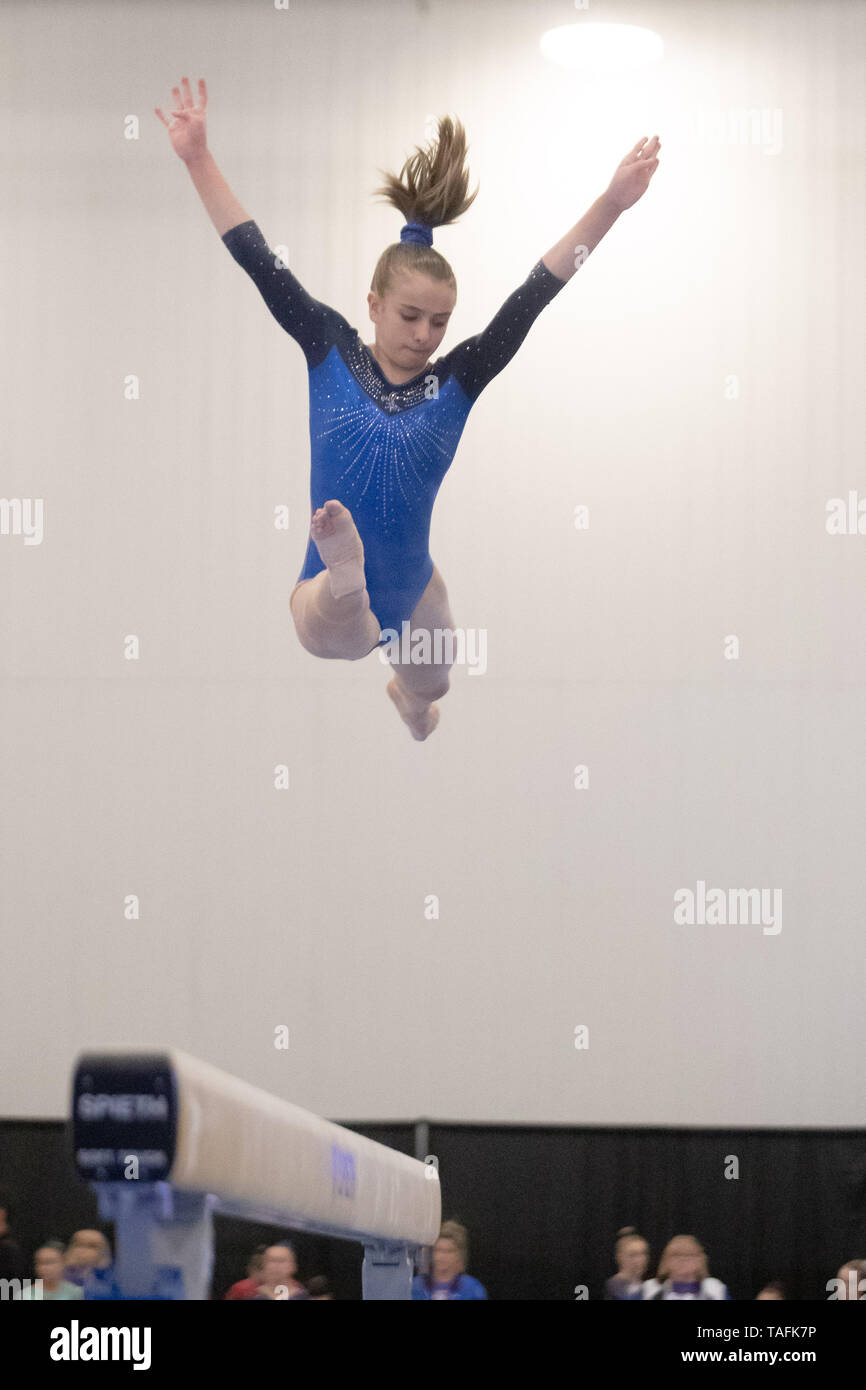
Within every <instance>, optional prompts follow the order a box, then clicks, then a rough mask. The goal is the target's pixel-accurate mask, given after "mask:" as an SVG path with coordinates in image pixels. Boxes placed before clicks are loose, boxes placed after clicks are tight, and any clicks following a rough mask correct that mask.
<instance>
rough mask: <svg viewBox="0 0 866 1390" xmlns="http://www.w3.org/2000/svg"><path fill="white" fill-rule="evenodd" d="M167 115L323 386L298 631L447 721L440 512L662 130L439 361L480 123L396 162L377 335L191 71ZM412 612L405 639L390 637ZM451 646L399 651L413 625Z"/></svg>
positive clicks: (422, 731)
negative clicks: (469, 149) (487, 317)
mask: <svg viewBox="0 0 866 1390" xmlns="http://www.w3.org/2000/svg"><path fill="white" fill-rule="evenodd" d="M172 95H173V97H174V109H173V110H172V111H171V119H170V120H168V119H166V117H165V115H164V114H163V112H162V111H161V110H160V108H159V107H155V108H154V109H155V111H156V114H157V116H158V117H159V119H160V120H161V121H162V122H163V124H164V125H165V126H166V127H167V129H168V134H169V139H170V141H171V144H172V147H173V149H174V150H175V152H176V154H178V155H179V156H180V158H181V159H182V160H183V161H184V163H185V164H186V166H187V169H188V170H189V173H190V176H191V178H192V181H193V183H194V184H195V187H196V189H197V190H198V192H199V194H200V196H201V199H202V202H203V203H204V206H205V208H206V210H207V212H208V214H209V216H210V218H211V220H212V222H213V224H214V226H215V227H216V229H217V232H218V233H219V235H220V236H221V237H222V239H223V241H224V243H225V245H226V246H227V248H228V250H229V251H230V252H231V254H232V256H233V257H234V259H235V260H236V261H237V262H238V264H239V265H241V266H242V267H243V268H244V270H245V271H246V272H247V274H248V275H249V276H250V278H251V279H252V280H253V282H254V283H255V284H256V285H257V286H258V288H259V290H260V291H261V294H262V297H263V298H264V301H265V303H266V304H267V306H268V308H269V309H270V311H271V313H272V314H273V316H274V318H275V319H276V320H277V322H278V323H279V324H280V325H281V327H283V328H284V329H285V330H286V332H287V333H289V334H291V336H292V337H293V338H294V339H295V340H296V341H297V342H298V343H299V344H300V346H301V349H302V350H303V353H304V356H305V357H306V360H307V370H308V375H309V388H310V441H311V477H310V503H311V512H312V520H311V526H310V538H309V543H308V545H307V552H306V556H305V559H304V566H303V569H302V570H301V573H300V575H299V577H298V581H297V583H296V585H295V587H294V589H293V590H292V593H291V597H290V599H289V605H290V609H291V613H292V617H293V620H294V623H295V630H296V632H297V634H298V638H299V640H300V642H301V645H302V646H303V647H305V648H306V650H307V651H308V652H311V653H312V654H313V655H314V656H321V657H329V658H333V657H342V658H344V659H345V660H348V661H356V660H358V659H359V658H360V657H363V656H367V655H369V653H370V652H372V651H375V650H376V648H378V647H383V646H384V647H385V650H386V653H387V657H388V661H389V662H390V665H391V668H392V671H393V675H392V678H391V680H390V681H389V683H388V686H387V691H388V694H389V695H390V697H391V699H392V700H393V702H394V704H395V705H396V707H397V709H398V711H399V713H400V715H401V717H402V719H403V720H404V721H405V723H406V724H407V725H408V726H409V729H410V731H411V733H412V736H413V738H415V739H418V740H422V739H425V738H427V737H428V735H429V734H431V733H432V732H433V730H434V729H435V727H436V725H437V723H438V722H439V711H438V709H437V707H436V703H435V702H436V701H437V700H439V699H441V697H442V696H443V695H444V694H445V693H446V691H447V690H448V683H449V672H450V664H451V663H450V662H448V661H446V660H444V657H445V654H446V652H447V653H449V654H450V651H451V648H450V646H449V644H447V643H446V644H445V649H444V651H443V643H442V641H441V638H440V640H439V641H438V642H435V641H434V640H433V637H434V634H435V633H436V632H437V630H438V632H439V633H444V632H446V631H447V630H449V629H453V627H454V620H453V618H452V616H451V610H450V607H449V603H448V592H447V590H446V588H445V583H444V581H443V579H442V575H441V574H440V573H439V570H438V569H437V568H436V566H435V564H434V563H433V560H432V558H431V556H430V551H429V546H428V543H429V536H430V519H431V515H432V512H433V503H434V501H435V499H436V494H437V492H438V491H439V487H440V485H441V483H442V479H443V478H444V477H445V474H446V473H447V471H448V469H449V467H450V465H451V461H452V459H453V458H454V453H455V450H456V448H457V444H458V442H459V439H460V436H461V434H462V432H463V427H464V426H465V424H466V419H467V416H468V415H469V412H470V410H471V409H472V406H473V405H474V404H475V402H476V400H477V399H478V397H479V395H480V394H481V392H482V391H483V390H484V387H485V386H486V385H487V384H488V382H490V381H492V380H493V378H494V377H495V376H496V375H497V373H499V372H501V371H502V369H503V367H505V366H506V365H507V363H508V362H510V361H511V358H512V357H513V356H514V354H515V353H516V352H517V349H518V348H519V347H520V344H521V343H522V342H523V340H524V338H525V337H526V335H527V333H528V332H529V329H530V328H531V326H532V324H533V323H534V321H535V319H536V318H537V317H538V315H539V314H540V312H541V310H542V309H543V308H544V307H545V305H546V304H549V303H550V301H551V299H553V297H554V295H556V294H558V293H559V291H560V290H561V289H562V287H563V285H564V284H565V283H566V281H567V280H570V279H571V277H572V275H574V273H575V271H576V270H578V269H579V268H580V266H581V265H582V263H583V261H584V260H585V259H586V257H587V256H588V255H589V253H590V252H591V251H592V250H593V249H594V247H595V246H597V245H598V243H599V241H600V240H601V238H602V237H603V236H604V234H605V233H606V232H607V231H608V230H609V229H610V227H611V226H612V225H613V223H614V222H615V221H616V219H617V217H618V216H619V214H620V213H621V212H623V211H625V209H626V208H630V207H631V206H632V205H633V204H634V203H636V202H637V200H638V199H639V198H640V197H642V196H643V194H644V193H645V192H646V190H647V188H648V187H649V181H650V179H651V178H652V176H653V174H654V173H655V170H656V168H657V167H658V162H659V150H660V148H661V142H660V140H659V138H658V136H657V135H654V136H653V137H652V139H651V140H649V142H648V141H647V137H646V136H644V137H643V138H642V139H641V140H638V142H637V144H636V145H635V146H634V148H633V149H631V150H630V151H629V152H628V154H627V155H626V156H625V158H624V159H623V160H622V161H621V162H620V164H619V165H618V166H617V168H616V170H615V172H614V175H613V178H612V179H611V181H610V184H609V186H608V188H607V190H606V191H605V192H604V193H603V194H602V195H601V197H599V198H597V199H596V201H595V202H594V203H593V205H592V207H591V208H590V209H589V210H588V212H587V213H586V214H585V215H584V216H583V217H582V218H581V220H580V221H579V222H578V223H577V224H576V225H575V226H574V227H572V228H571V229H570V230H569V231H568V232H566V234H565V236H564V237H563V238H562V239H561V240H560V241H558V242H557V243H556V245H555V246H553V247H551V249H550V250H549V251H548V252H546V253H545V255H544V256H542V258H541V260H539V261H536V263H535V265H534V266H533V267H532V270H531V271H530V272H529V274H528V276H527V277H526V279H525V280H524V282H523V283H522V284H521V285H519V286H518V287H517V289H516V290H514V291H513V293H512V294H511V295H509V297H508V299H506V301H505V303H504V304H503V305H502V308H501V309H500V310H499V312H498V313H497V314H496V315H495V316H494V318H492V319H491V321H490V323H489V324H488V325H487V327H486V328H485V329H484V330H483V332H481V333H478V334H476V335H475V336H474V337H472V338H467V339H465V341H464V342H462V343H458V344H457V346H456V347H454V348H452V349H451V351H450V352H448V353H446V354H445V355H444V356H443V357H437V358H436V360H435V361H432V360H431V354H432V353H433V352H435V351H436V349H437V348H438V346H439V344H440V343H441V341H442V338H443V337H444V335H445V332H446V330H447V328H448V321H449V319H450V317H451V314H452V312H453V310H454V306H455V304H456V302H457V282H456V279H455V277H454V272H453V271H452V269H451V267H450V265H449V264H448V262H447V261H446V260H445V258H444V256H442V255H441V254H440V253H439V252H438V251H434V249H433V244H432V243H433V229H434V228H435V227H445V226H448V225H450V224H451V223H453V222H455V221H456V220H457V219H458V218H459V217H460V216H461V215H462V214H463V213H464V212H465V211H466V210H467V208H469V207H470V205H471V204H472V203H473V202H474V200H475V198H476V196H477V194H478V189H477V188H476V190H475V192H474V193H472V194H470V195H467V187H468V181H469V175H468V171H467V170H466V169H465V168H464V160H465V156H466V135H465V131H464V129H463V126H462V125H461V123H460V121H452V120H451V118H450V117H448V116H445V117H442V118H440V120H439V122H438V132H437V135H436V137H435V139H433V140H432V141H430V142H429V144H428V145H427V147H426V148H424V149H422V148H421V147H419V146H416V147H415V153H414V155H412V156H411V157H410V158H409V159H408V160H407V161H406V163H405V164H404V166H403V168H402V170H401V172H400V175H399V177H395V175H393V174H387V175H386V182H385V184H384V186H383V187H381V188H378V189H377V190H376V193H377V195H380V196H382V197H383V198H385V199H386V200H387V201H388V202H390V203H391V204H392V205H393V206H394V207H395V208H396V209H397V210H398V211H399V212H400V213H401V214H402V216H403V218H404V219H405V224H406V225H405V226H404V227H403V229H402V231H401V233H400V240H399V242H394V243H393V244H392V245H391V246H388V247H386V248H385V250H384V251H383V252H382V255H381V256H380V257H379V261H378V263H377V265H376V269H375V271H374V273H373V279H372V283H371V288H370V293H369V294H368V295H367V302H368V305H369V310H370V318H371V320H372V322H373V325H374V329H375V332H374V341H373V342H372V343H370V344H367V343H363V342H362V341H361V336H360V334H359V333H358V331H357V330H356V329H354V328H352V326H351V325H350V324H349V323H348V321H347V320H346V319H344V318H343V316H342V314H339V313H338V312H337V311H336V310H335V309H331V308H329V307H328V305H327V304H322V303H320V301H319V300H316V299H313V298H312V297H311V296H310V295H309V294H308V293H307V291H306V290H305V289H304V287H303V286H302V285H301V284H300V282H299V281H298V280H297V279H296V278H295V276H294V275H293V273H292V272H291V270H289V269H288V268H287V266H285V265H284V264H283V262H282V261H281V260H280V259H279V258H278V257H277V256H275V255H274V253H273V251H271V249H270V248H269V246H268V243H267V242H266V241H265V238H264V236H263V235H262V233H261V231H260V230H259V227H258V225H257V224H256V222H255V221H253V219H252V218H250V217H249V216H248V214H247V213H246V211H245V210H244V209H243V208H242V207H241V205H240V203H239V202H238V201H237V199H236V198H235V196H234V194H233V193H232V191H231V189H230V188H229V186H228V184H227V183H226V181H225V179H224V178H223V176H222V174H221V173H220V171H219V169H218V168H217V165H216V162H215V160H214V158H213V156H212V155H211V153H210V151H209V149H208V146H207V132H206V124H205V122H206V111H207V87H206V84H205V80H204V78H199V84H198V101H197V102H196V101H194V100H193V95H192V90H191V88H190V82H189V78H187V77H184V78H183V79H182V82H181V87H174V88H172ZM405 622H408V623H409V625H410V626H409V629H408V632H409V642H408V643H406V642H401V643H400V644H395V643H393V637H394V635H397V636H399V635H401V634H404V627H403V624H404V623H405ZM424 630H426V632H427V633H429V634H430V641H429V644H428V645H429V650H430V652H431V654H432V653H433V652H437V653H438V655H440V656H442V657H443V660H442V661H440V662H436V661H433V660H429V661H418V660H417V656H416V660H414V661H413V660H411V659H410V660H402V659H401V657H402V656H411V653H412V652H413V651H414V652H416V653H417V651H418V650H419V649H421V650H423V649H424V645H423V642H422V644H421V647H420V648H419V646H418V645H417V644H416V641H415V638H416V634H418V633H421V632H422V631H424Z"/></svg>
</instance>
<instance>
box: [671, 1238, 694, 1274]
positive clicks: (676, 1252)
mask: <svg viewBox="0 0 866 1390" xmlns="http://www.w3.org/2000/svg"><path fill="white" fill-rule="evenodd" d="M700 1267H701V1252H700V1250H699V1249H698V1248H697V1246H695V1245H691V1244H689V1243H687V1242H686V1241H682V1242H680V1241H677V1242H676V1244H675V1245H674V1246H673V1247H672V1248H671V1249H670V1250H669V1251H668V1275H669V1277H670V1278H671V1279H676V1280H681V1281H682V1282H688V1281H689V1280H695V1279H697V1278H699V1274H698V1271H699V1269H700Z"/></svg>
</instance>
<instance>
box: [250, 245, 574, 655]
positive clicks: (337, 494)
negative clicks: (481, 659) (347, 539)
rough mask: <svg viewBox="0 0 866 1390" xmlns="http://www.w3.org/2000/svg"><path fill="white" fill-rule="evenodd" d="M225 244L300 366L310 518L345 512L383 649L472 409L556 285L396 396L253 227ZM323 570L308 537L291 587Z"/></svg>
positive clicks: (545, 274)
mask: <svg viewBox="0 0 866 1390" xmlns="http://www.w3.org/2000/svg"><path fill="white" fill-rule="evenodd" d="M223 241H224V242H225V244H226V246H227V247H228V249H229V251H230V252H231V254H232V256H233V257H234V259H235V260H236V261H237V262H238V264H239V265H241V266H243V268H244V270H245V271H246V272H247V274H248V275H249V276H250V277H251V279H252V280H253V281H254V283H255V284H256V285H257V286H258V288H259V290H260V291H261V294H262V297H263V298H264V301H265V303H266V304H267V306H268V308H269V309H270V311H271V313H272V314H273V316H274V318H275V319H276V320H277V323H279V324H280V325H281V327H283V328H284V329H285V330H286V332H287V333H290V334H291V336H292V337H293V338H294V339H295V340H296V342H298V343H299V344H300V346H301V348H302V349H303V352H304V356H305V357H306V359H307V369H308V374H309V384H310V444H311V474H310V504H311V509H312V511H315V510H316V509H317V508H319V507H322V506H324V504H325V502H326V501H328V499H329V498H331V497H334V498H336V499H337V501H339V502H342V503H343V505H344V506H346V507H348V508H349V511H350V512H351V513H352V516H353V517H354V520H355V525H356V526H357V528H358V532H359V534H360V537H361V540H362V541H363V543H364V571H365V575H366V580H367V592H368V593H369V595H370V608H371V610H372V612H373V613H374V614H375V616H376V618H377V619H378V622H379V626H380V628H381V629H382V634H383V635H381V636H380V639H379V645H380V646H382V645H383V644H384V643H385V642H387V641H388V640H389V638H388V636H386V635H384V634H385V632H386V630H387V629H390V632H391V634H394V633H396V634H400V633H401V632H402V627H401V624H402V623H403V622H404V621H408V620H409V619H410V618H411V616H412V612H413V609H414V608H415V605H416V604H417V602H418V600H419V598H420V597H421V595H422V594H423V592H424V590H425V589H426V587H427V585H428V583H429V581H430V577H431V575H432V573H433V560H432V559H431V556H430V551H429V548H428V547H429V537H430V518H431V516H432V513H433V503H434V501H435V500H436V494H437V492H438V491H439V487H440V484H441V482H442V479H443V478H444V477H445V474H446V473H447V471H448V469H449V467H450V465H451V460H452V459H453V457H454V452H455V450H456V448H457V444H458V441H459V439H460V436H461V434H462V433H463V427H464V425H465V424H466V419H467V416H468V415H469V412H470V410H471V409H472V406H473V405H474V403H475V401H476V400H477V399H478V397H479V395H480V394H481V392H482V391H483V390H484V387H485V386H486V385H487V383H488V382H489V381H492V380H493V378H494V377H495V376H496V375H497V373H498V372H501V371H502V368H503V367H504V366H505V365H506V364H507V363H508V362H509V361H510V360H511V358H512V357H513V356H514V354H515V353H516V351H517V349H518V348H519V347H520V344H521V343H522V342H523V340H524V338H525V337H526V335H527V333H528V332H529V329H530V328H531V326H532V324H533V322H534V321H535V319H536V318H537V317H538V315H539V314H540V312H541V310H542V309H543V308H544V307H545V305H546V304H549V303H550V301H551V299H553V297H554V295H555V294H558V292H559V291H560V290H561V289H562V287H563V285H565V284H566V281H565V280H560V279H559V277H558V276H556V275H554V274H553V272H552V271H550V270H548V269H547V266H546V265H545V264H544V262H543V261H537V262H536V264H535V265H534V266H533V268H532V270H531V271H530V272H529V275H528V276H527V278H526V280H525V281H524V282H523V284H522V285H521V286H520V287H519V288H518V289H516V290H515V291H514V292H513V294H511V295H509V297H508V299H506V301H505V303H504V304H503V306H502V308H501V309H500V310H499V312H498V313H497V314H496V316H495V317H494V318H493V319H492V320H491V322H490V323H489V324H488V325H487V327H486V328H485V329H484V331H483V333H478V334H476V335H475V337H473V338H467V339H466V340H465V341H464V342H462V343H458V345H457V347H455V348H452V349H451V351H450V352H449V353H446V355H445V356H444V357H438V358H437V359H436V361H435V362H433V363H431V364H430V365H429V366H428V367H425V368H424V370H423V371H421V372H419V373H418V374H417V376H414V377H412V379H411V381H406V382H404V383H403V384H402V385H395V384H394V383H393V382H391V381H389V380H388V378H387V377H386V376H385V373H384V372H383V371H382V368H381V367H380V366H379V363H378V362H377V361H376V359H375V357H374V356H373V354H372V353H371V352H370V349H369V348H368V347H367V346H366V344H365V343H362V342H361V338H360V335H359V333H358V332H357V330H356V329H354V328H352V327H351V325H350V324H349V323H347V321H346V319H344V318H343V316H342V314H338V313H337V311H336V310H335V309H331V308H329V307H328V305H327V304H320V303H319V301H318V300H316V299H313V298H312V297H311V296H310V295H309V294H308V293H307V291H306V290H305V289H304V287H303V285H301V284H300V282H299V281H298V280H297V279H296V278H295V276H294V275H293V274H292V272H291V271H290V270H289V269H287V268H286V267H285V266H284V265H283V263H282V262H281V261H279V260H278V259H277V257H276V256H275V255H274V253H273V251H272V250H271V249H270V247H269V246H268V244H267V242H266V241H265V238H264V237H263V236H262V233H261V231H260V229H259V227H258V225H257V223H256V222H255V221H253V220H252V219H251V220H250V221H248V222H240V223H239V224H238V225H237V226H236V227H232V228H231V230H230V231H228V232H226V234H225V236H224V237H223ZM322 569H324V564H323V562H322V559H321V556H320V555H319V552H318V550H317V549H316V544H315V541H313V539H312V537H311V538H310V542H309V544H308V546H307V553H306V557H305V560H304V567H303V569H302V570H301V573H300V575H299V576H298V579H299V580H301V579H311V578H312V577H313V575H315V574H318V573H319V571H320V570H322Z"/></svg>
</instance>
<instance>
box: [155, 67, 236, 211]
mask: <svg viewBox="0 0 866 1390" xmlns="http://www.w3.org/2000/svg"><path fill="white" fill-rule="evenodd" d="M181 85H182V87H183V91H182V92H181V89H180V87H173V88H172V96H173V97H174V102H175V107H174V110H173V111H172V112H171V117H172V119H171V120H170V121H167V120H166V118H165V116H164V115H163V113H162V111H161V110H160V108H159V107H158V106H156V107H154V110H155V112H156V114H157V116H158V117H159V119H160V120H161V121H162V123H163V125H164V126H166V128H167V130H168V138H169V139H170V141H171V145H172V149H173V150H174V152H175V154H176V155H178V157H179V158H180V159H182V160H183V162H184V164H185V165H186V167H187V169H188V170H189V174H190V178H191V179H192V181H193V183H194V184H195V186H196V188H197V189H198V192H199V196H200V197H201V200H202V202H203V203H204V205H205V208H206V209H207V213H208V216H209V217H210V219H211V221H212V222H213V224H214V226H215V227H216V229H217V232H218V233H219V235H220V236H224V235H225V233H226V232H228V231H230V230H231V228H232V227H237V226H238V224H239V223H241V222H249V221H250V215H249V213H248V212H246V211H245V210H244V208H242V207H241V205H240V203H239V202H238V200H237V198H236V197H235V195H234V193H232V191H231V189H230V188H229V186H228V184H227V183H226V181H225V179H224V178H223V176H222V174H221V173H220V171H219V169H218V168H217V164H216V160H215V159H214V157H213V155H212V154H211V152H210V150H209V149H208V147H207V131H206V127H205V117H206V112H207V86H206V84H205V80H204V78H203V77H200V78H199V80H198V105H196V103H195V102H194V101H193V99H192V89H191V88H190V84H189V78H188V77H184V78H182V79H181Z"/></svg>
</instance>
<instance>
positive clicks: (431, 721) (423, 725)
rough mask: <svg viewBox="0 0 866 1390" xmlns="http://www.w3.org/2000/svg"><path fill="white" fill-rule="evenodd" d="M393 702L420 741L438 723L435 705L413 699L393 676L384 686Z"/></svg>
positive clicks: (437, 712) (414, 736) (413, 735)
mask: <svg viewBox="0 0 866 1390" xmlns="http://www.w3.org/2000/svg"><path fill="white" fill-rule="evenodd" d="M385 689H386V690H387V692H388V694H389V695H390V696H391V699H392V700H393V701H394V704H395V705H396V706H397V709H398V710H399V712H400V718H401V719H402V720H403V722H404V724H408V725H409V731H410V733H411V734H412V737H413V738H415V739H417V740H418V741H419V743H420V742H422V741H423V740H424V739H425V738H428V737H429V736H430V734H432V732H433V730H434V729H435V728H436V725H437V724H438V723H439V711H438V709H437V708H436V706H435V705H431V704H429V703H428V702H427V701H426V700H425V701H423V702H422V701H418V702H416V701H413V700H412V698H411V697H410V696H409V695H407V694H406V692H405V691H404V690H402V689H401V688H400V684H399V682H398V680H397V677H396V676H394V677H392V679H391V680H390V681H389V682H388V684H387V685H386V686H385Z"/></svg>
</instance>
